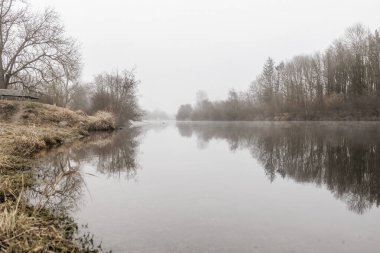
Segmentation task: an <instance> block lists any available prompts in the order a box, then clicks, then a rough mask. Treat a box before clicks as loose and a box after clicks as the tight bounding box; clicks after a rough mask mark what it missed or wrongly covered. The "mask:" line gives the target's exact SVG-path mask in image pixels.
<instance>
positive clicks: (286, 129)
mask: <svg viewBox="0 0 380 253" xmlns="http://www.w3.org/2000/svg"><path fill="white" fill-rule="evenodd" d="M85 142H86V143H80V144H75V145H72V146H71V147H69V148H63V149H59V150H56V151H54V152H52V153H50V154H48V156H46V157H45V158H44V161H43V162H42V163H41V165H40V166H39V168H40V170H41V171H40V173H41V177H44V178H48V177H52V178H54V173H55V174H59V173H58V172H54V171H61V170H63V169H64V168H69V169H70V170H75V171H79V172H81V173H82V174H83V175H84V176H83V179H84V180H81V179H75V178H71V179H68V180H67V182H63V183H61V184H62V185H61V187H62V189H63V190H62V192H64V193H66V194H61V195H60V196H55V197H54V201H52V202H54V204H55V205H58V206H60V207H62V206H63V207H64V208H67V209H68V210H72V211H71V212H72V214H73V216H74V217H75V218H76V219H77V221H78V223H79V224H88V227H89V230H90V231H91V233H93V234H94V235H95V238H96V240H97V241H102V242H103V244H102V245H103V248H105V249H112V250H113V252H142V253H145V252H147V253H168V252H185V253H190V252H194V253H195V252H197V253H198V252H215V253H220V252H239V253H245V252H302V253H305V252H355V253H356V252H374V253H375V252H380V209H379V208H378V206H379V204H380V124H378V123H177V124H176V123H166V124H158V123H155V124H147V125H143V126H140V127H134V128H131V129H125V130H122V131H120V132H117V133H115V134H112V135H105V136H98V135H97V136H93V137H92V138H89V139H87V140H86V141H85ZM52 168H53V170H52ZM52 205H53V204H52Z"/></svg>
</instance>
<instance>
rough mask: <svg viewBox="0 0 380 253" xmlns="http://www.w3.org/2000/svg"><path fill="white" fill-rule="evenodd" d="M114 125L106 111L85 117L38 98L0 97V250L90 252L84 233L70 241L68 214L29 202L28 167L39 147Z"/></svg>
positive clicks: (32, 179)
mask: <svg viewBox="0 0 380 253" xmlns="http://www.w3.org/2000/svg"><path fill="white" fill-rule="evenodd" d="M115 128H116V125H115V119H114V117H113V116H112V115H111V114H109V113H106V112H99V113H97V114H96V115H94V116H87V115H85V114H84V113H83V112H73V111H70V110H68V109H64V108H59V107H55V106H51V105H44V104H40V103H34V102H16V101H0V143H1V145H0V252H49V251H51V252H93V250H91V249H90V248H91V247H88V243H90V242H88V241H86V238H82V241H76V240H75V232H76V230H77V225H76V224H75V223H74V221H73V220H72V219H71V218H70V217H67V216H66V215H65V214H64V213H55V212H53V211H52V210H49V209H48V208H46V207H44V206H43V205H40V206H36V205H32V203H30V201H29V200H28V198H27V196H26V195H27V194H25V193H26V192H28V189H29V188H31V187H32V186H33V185H35V184H36V180H35V175H34V174H33V172H32V171H31V170H30V168H31V166H32V163H33V161H34V159H35V157H36V155H37V154H38V153H39V152H41V151H43V150H48V149H50V148H53V147H57V146H60V145H62V144H64V143H67V142H72V141H74V140H78V139H81V138H84V137H86V136H88V135H89V132H92V131H112V130H114V129H115ZM69 176H73V175H70V174H69V173H66V174H63V175H62V177H69ZM57 183H59V182H57ZM53 188H54V187H53ZM87 239H88V238H87ZM89 241H90V240H89ZM82 243H83V244H82ZM83 245H84V246H83ZM90 246H91V245H90Z"/></svg>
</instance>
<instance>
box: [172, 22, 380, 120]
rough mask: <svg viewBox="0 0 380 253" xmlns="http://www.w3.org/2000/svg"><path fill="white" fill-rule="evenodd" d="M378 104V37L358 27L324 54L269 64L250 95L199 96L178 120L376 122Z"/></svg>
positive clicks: (379, 105)
mask: <svg viewBox="0 0 380 253" xmlns="http://www.w3.org/2000/svg"><path fill="white" fill-rule="evenodd" d="M379 98H380V36H379V31H378V30H376V31H374V32H371V31H370V30H369V29H367V28H365V27H364V26H363V25H361V24H357V25H354V26H352V27H350V28H348V29H347V30H346V33H345V36H344V37H343V38H341V39H338V40H336V41H335V42H334V43H333V44H332V45H331V46H330V47H329V48H328V49H327V50H325V52H323V53H319V52H318V53H315V54H312V55H299V56H296V57H294V58H292V59H291V60H289V61H281V62H279V63H277V64H276V63H275V62H274V60H272V59H271V58H268V60H267V61H266V63H265V64H264V67H263V70H262V72H261V74H259V76H258V77H257V78H256V80H255V81H253V82H252V84H251V86H250V87H249V89H248V90H246V91H242V92H236V91H235V90H231V91H230V92H229V95H228V98H227V99H225V100H222V101H209V100H208V99H207V96H205V95H204V94H203V95H202V94H198V96H197V102H196V104H195V105H194V106H192V105H190V104H187V105H182V106H181V107H180V108H179V110H178V113H177V120H227V121H234V120H349V119H362V120H364V119H365V120H377V119H380V99H379Z"/></svg>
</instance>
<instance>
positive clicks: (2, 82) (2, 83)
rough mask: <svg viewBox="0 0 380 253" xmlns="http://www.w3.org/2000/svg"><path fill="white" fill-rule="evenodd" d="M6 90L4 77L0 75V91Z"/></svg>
mask: <svg viewBox="0 0 380 253" xmlns="http://www.w3.org/2000/svg"><path fill="white" fill-rule="evenodd" d="M0 72H1V71H0ZM7 88H8V85H7V82H6V80H5V76H4V75H3V74H2V73H0V89H7Z"/></svg>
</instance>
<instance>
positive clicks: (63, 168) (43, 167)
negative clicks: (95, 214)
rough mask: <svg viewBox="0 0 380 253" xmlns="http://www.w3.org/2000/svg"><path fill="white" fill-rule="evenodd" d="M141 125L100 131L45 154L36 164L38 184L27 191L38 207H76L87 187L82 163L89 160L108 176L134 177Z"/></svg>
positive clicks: (59, 208)
mask: <svg viewBox="0 0 380 253" xmlns="http://www.w3.org/2000/svg"><path fill="white" fill-rule="evenodd" d="M140 133H141V129H140V128H138V127H134V128H128V129H125V130H121V131H118V132H115V133H112V134H109V133H99V134H95V135H93V136H90V137H88V138H86V139H84V140H83V141H81V142H75V143H73V144H71V145H66V146H63V147H61V148H58V149H55V150H53V151H51V152H49V153H47V154H44V155H42V157H41V158H40V159H39V160H40V161H39V162H38V163H37V164H36V166H35V170H36V173H35V180H36V182H37V183H36V184H35V186H34V187H32V189H31V190H30V191H29V192H28V195H29V198H30V199H32V200H33V201H34V203H35V205H36V206H37V207H47V208H49V210H54V211H66V210H72V209H74V208H76V207H77V205H78V201H79V200H80V197H81V195H82V193H83V190H85V189H84V188H85V182H84V180H83V168H82V167H83V165H84V164H86V163H87V164H88V163H90V164H91V165H92V166H94V167H95V168H96V170H97V172H99V173H102V174H106V175H108V176H117V177H126V178H127V179H134V178H135V177H136V175H137V169H138V168H139V164H138V162H137V152H138V151H137V150H138V146H139V138H138V137H139V135H140Z"/></svg>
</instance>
